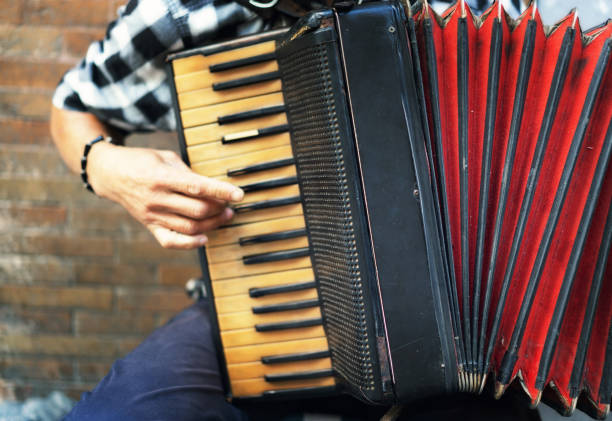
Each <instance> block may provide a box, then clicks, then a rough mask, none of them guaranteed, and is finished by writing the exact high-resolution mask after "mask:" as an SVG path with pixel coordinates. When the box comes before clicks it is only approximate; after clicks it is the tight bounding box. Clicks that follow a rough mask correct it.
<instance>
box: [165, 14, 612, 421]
mask: <svg viewBox="0 0 612 421" xmlns="http://www.w3.org/2000/svg"><path fill="white" fill-rule="evenodd" d="M611 36H612V25H611V24H610V23H608V24H607V25H602V26H600V27H597V28H593V29H591V30H589V31H586V32H582V31H581V30H580V27H579V24H578V22H577V20H576V16H575V15H573V14H572V15H569V16H567V17H566V18H565V19H563V20H561V21H560V22H559V23H557V24H556V25H554V26H552V27H544V26H543V25H542V23H541V21H540V17H539V15H538V13H537V11H536V9H535V6H533V5H532V6H531V7H530V8H529V9H528V10H527V11H526V12H525V13H524V14H523V15H521V16H520V17H519V18H518V19H512V18H510V17H509V16H508V15H506V13H505V12H504V11H503V10H502V8H501V6H500V5H499V4H498V3H494V4H493V6H491V8H490V9H489V10H487V11H486V12H485V13H484V14H483V15H481V16H474V15H472V14H471V12H470V10H469V8H468V7H467V6H466V5H465V4H464V3H463V2H458V3H457V4H456V5H455V6H453V7H451V8H450V9H448V10H447V11H446V12H445V13H444V14H442V15H437V14H436V13H435V12H434V11H433V10H432V9H431V8H429V6H428V5H427V3H424V4H419V5H418V6H414V7H410V6H409V5H402V4H399V3H395V2H372V3H365V4H363V5H360V6H355V5H353V4H349V3H343V4H337V5H336V7H335V8H333V9H329V10H322V11H316V12H313V13H311V14H309V15H307V16H305V17H304V18H302V19H301V20H300V21H299V22H298V23H297V24H296V25H295V26H293V27H292V28H291V29H289V30H277V31H274V32H269V33H264V34H258V35H253V36H248V37H244V38H240V39H236V40H232V41H228V42H224V43H218V44H213V45H209V46H205V47H201V48H196V49H193V50H190V51H185V52H180V53H177V54H173V55H171V56H169V57H168V70H169V74H170V77H171V79H172V80H173V81H174V91H173V92H174V99H175V104H176V114H177V121H178V127H179V130H178V132H179V138H180V145H181V148H182V152H183V158H184V159H185V161H186V162H187V163H189V164H190V165H191V167H192V169H193V170H194V171H196V172H198V173H200V174H203V175H206V176H209V177H214V178H218V179H223V180H227V181H229V182H232V183H234V184H237V185H239V186H241V187H242V188H243V189H244V191H245V197H244V200H243V201H242V202H241V203H238V204H236V205H235V206H234V210H235V218H234V219H233V221H232V222H231V224H230V225H228V226H225V227H221V228H220V229H218V230H216V231H214V232H211V233H210V235H209V243H208V245H207V247H206V248H205V249H202V250H201V253H200V256H201V260H202V267H203V272H204V279H205V280H206V283H207V286H208V291H209V296H210V297H209V298H210V300H211V303H212V304H213V305H212V306H211V307H212V308H213V319H214V320H215V326H216V339H217V342H218V346H219V358H220V363H221V366H222V367H223V371H224V377H225V386H226V390H227V394H228V397H230V398H245V399H246V398H264V397H270V398H272V397H292V396H294V397H295V396H306V395H317V394H327V393H333V392H335V391H337V390H342V391H346V392H348V393H350V394H352V395H354V396H356V397H359V398H360V399H362V400H365V401H368V402H373V403H393V402H409V401H412V400H415V399H418V398H424V397H432V396H439V395H444V394H449V393H455V392H474V393H478V392H480V391H482V390H483V388H485V387H486V388H487V389H491V390H492V391H493V393H494V394H495V395H496V396H500V395H501V394H502V393H503V392H504V390H505V389H506V388H507V387H508V385H510V384H511V383H512V382H514V381H515V380H516V382H517V383H519V384H520V385H522V387H523V389H524V390H525V392H526V393H527V395H528V396H529V398H530V400H531V402H532V404H533V405H537V403H538V402H539V401H540V399H541V397H542V396H543V394H544V397H545V398H546V399H547V400H548V401H549V402H552V403H553V404H554V405H556V406H557V407H558V408H560V410H561V411H562V412H564V413H571V412H572V411H573V410H574V408H575V407H576V405H577V403H578V400H579V398H581V399H580V404H581V407H583V408H586V410H588V411H589V412H590V413H591V414H592V415H594V416H599V417H604V416H605V415H606V414H607V413H608V411H609V405H610V398H611V396H612V330H611V328H612V326H611V318H612V259H609V255H610V244H611V241H612V216H611V215H612V209H611V200H612V174H611V172H612V170H611V169H610V166H611V165H610V163H609V162H610V155H611V149H612V64H611V63H610V61H611V59H610V55H611V53H612V41H611ZM582 405H584V406H582Z"/></svg>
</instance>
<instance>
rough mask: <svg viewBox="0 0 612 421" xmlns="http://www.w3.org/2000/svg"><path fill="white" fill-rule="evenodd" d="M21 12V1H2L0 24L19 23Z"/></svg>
mask: <svg viewBox="0 0 612 421" xmlns="http://www.w3.org/2000/svg"><path fill="white" fill-rule="evenodd" d="M22 10H23V2H22V1H12V0H7V1H3V2H2V3H1V5H0V24H3V23H15V24H19V23H21V13H22Z"/></svg>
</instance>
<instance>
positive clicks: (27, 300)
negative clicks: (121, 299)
mask: <svg viewBox="0 0 612 421" xmlns="http://www.w3.org/2000/svg"><path fill="white" fill-rule="evenodd" d="M0 303H5V304H10V305H26V306H30V307H83V308H97V309H110V308H111V304H112V292H111V290H110V289H108V288H86V287H59V286H58V287H41V286H23V285H0Z"/></svg>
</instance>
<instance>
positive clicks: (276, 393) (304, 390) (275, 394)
mask: <svg viewBox="0 0 612 421" xmlns="http://www.w3.org/2000/svg"><path fill="white" fill-rule="evenodd" d="M337 393H338V388H337V387H336V386H318V387H300V388H296V389H283V390H266V391H264V392H263V393H262V396H267V397H269V398H272V399H298V398H299V397H301V396H330V395H334V394H337Z"/></svg>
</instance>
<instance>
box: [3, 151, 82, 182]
mask: <svg viewBox="0 0 612 421" xmlns="http://www.w3.org/2000/svg"><path fill="white" fill-rule="evenodd" d="M0 174H3V175H17V176H28V177H31V178H39V177H45V178H47V177H49V176H52V177H54V178H59V177H62V176H63V177H72V173H70V172H69V170H68V167H66V165H65V164H64V161H62V160H61V158H60V156H59V154H58V152H57V151H56V149H54V148H51V147H40V146H36V147H31V146H27V147H23V146H13V145H8V146H6V147H4V148H2V149H0Z"/></svg>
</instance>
